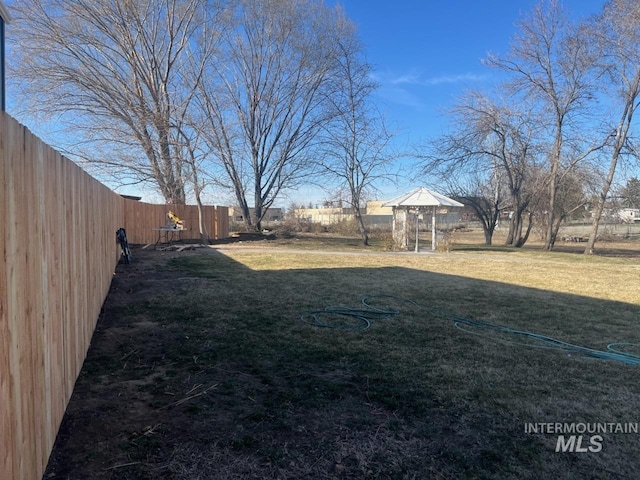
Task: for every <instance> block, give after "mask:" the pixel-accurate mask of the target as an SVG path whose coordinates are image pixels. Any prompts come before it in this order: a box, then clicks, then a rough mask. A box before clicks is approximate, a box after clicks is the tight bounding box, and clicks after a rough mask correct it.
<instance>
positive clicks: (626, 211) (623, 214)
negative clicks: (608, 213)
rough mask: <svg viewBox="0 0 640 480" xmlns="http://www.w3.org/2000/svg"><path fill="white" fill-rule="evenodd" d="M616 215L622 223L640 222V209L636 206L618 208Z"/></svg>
mask: <svg viewBox="0 0 640 480" xmlns="http://www.w3.org/2000/svg"><path fill="white" fill-rule="evenodd" d="M618 217H619V218H620V220H622V221H623V222H624V223H636V222H640V209H638V208H621V209H620V210H618Z"/></svg>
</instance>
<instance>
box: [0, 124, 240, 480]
mask: <svg viewBox="0 0 640 480" xmlns="http://www.w3.org/2000/svg"><path fill="white" fill-rule="evenodd" d="M0 186H1V187H2V188H1V190H0V215H1V217H0V255H1V257H0V478H2V479H18V478H19V479H39V478H42V475H43V473H44V470H45V468H46V465H47V461H48V458H49V455H50V453H51V450H52V448H53V444H54V442H55V438H56V435H57V432H58V429H59V427H60V423H61V421H62V417H63V415H64V412H65V409H66V406H67V404H68V402H69V399H70V398H71V394H72V392H73V387H74V385H75V381H76V379H77V377H78V374H79V373H80V369H81V368H82V363H83V361H84V359H85V356H86V353H87V350H88V348H89V343H90V341H91V336H92V334H93V331H94V328H95V325H96V322H97V319H98V316H99V314H100V309H101V308H102V304H103V303H104V300H105V298H106V296H107V293H108V291H109V286H110V284H111V279H112V278H113V273H114V270H115V266H116V264H117V262H118V259H119V256H120V252H119V246H118V244H117V243H116V238H115V233H116V230H117V229H118V228H119V227H125V228H126V229H127V236H128V239H129V243H132V244H134V243H153V242H155V238H156V237H155V233H157V232H153V230H152V229H153V228H154V227H158V226H160V225H164V224H165V223H166V217H165V215H166V211H165V210H166V209H167V206H165V205H149V204H145V203H141V202H136V201H133V200H128V199H125V198H123V197H121V196H120V195H118V194H116V193H115V192H113V191H111V190H110V189H109V188H108V187H106V186H105V185H103V184H102V183H100V182H98V181H97V180H95V179H94V178H93V177H91V176H90V175H89V174H87V173H86V172H85V171H84V170H82V169H81V168H80V167H78V166H77V165H76V164H75V163H73V162H72V161H70V160H68V159H67V158H65V157H64V156H62V155H61V154H60V153H58V152H56V151H55V150H54V149H52V148H51V147H49V146H48V145H46V144H45V143H43V142H42V141H41V140H40V139H38V138H37V137H36V136H34V135H33V134H32V133H31V132H30V131H29V130H28V129H27V128H26V127H24V126H23V125H20V124H19V123H18V122H17V121H16V120H14V119H13V118H12V117H10V116H9V115H8V114H6V113H4V112H0ZM172 209H173V210H174V211H175V212H176V213H177V214H178V215H179V216H182V217H184V218H185V219H186V220H188V221H190V222H193V221H194V220H193V219H195V220H196V223H191V224H189V223H188V224H187V226H188V227H189V230H187V231H186V232H183V236H184V238H186V239H189V238H196V239H199V238H200V234H199V231H198V224H197V218H198V217H197V213H195V214H194V211H195V212H197V209H196V207H194V206H184V205H173V206H172ZM204 213H205V218H206V223H207V224H208V226H207V228H208V234H209V237H210V238H224V237H227V236H228V214H227V208H226V207H217V208H216V207H205V212H204ZM218 215H219V216H220V217H221V218H220V217H218Z"/></svg>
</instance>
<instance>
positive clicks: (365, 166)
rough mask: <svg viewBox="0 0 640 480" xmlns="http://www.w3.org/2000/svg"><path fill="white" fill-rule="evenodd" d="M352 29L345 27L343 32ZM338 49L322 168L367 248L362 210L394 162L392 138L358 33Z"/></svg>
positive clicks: (340, 42)
mask: <svg viewBox="0 0 640 480" xmlns="http://www.w3.org/2000/svg"><path fill="white" fill-rule="evenodd" d="M343 22H344V20H343ZM352 29H353V27H352V26H351V24H349V23H345V27H344V31H345V33H346V32H349V31H350V30H352ZM335 48H336V50H337V52H338V62H337V65H336V70H335V73H334V76H333V87H332V88H331V89H330V92H329V93H330V97H329V99H328V100H329V104H330V108H331V109H332V110H333V113H332V115H331V117H333V121H331V122H328V123H326V124H325V125H324V129H323V130H324V132H323V135H322V138H323V141H322V147H321V149H320V153H321V160H320V165H321V166H322V168H323V170H324V171H325V172H326V173H327V174H328V175H329V182H331V184H332V185H333V182H335V181H337V182H338V184H337V188H338V189H344V190H345V192H346V202H347V203H348V204H349V206H350V207H352V208H353V212H354V215H355V218H356V222H357V224H358V230H359V231H360V235H361V236H362V242H363V243H364V245H369V234H368V231H367V227H366V225H365V223H364V216H363V212H362V208H363V206H364V204H365V201H366V198H365V197H366V195H367V193H368V191H370V190H371V189H372V188H373V187H374V184H375V183H376V182H378V181H380V180H384V179H386V178H388V167H389V166H390V164H391V162H392V161H393V156H392V155H391V154H390V152H389V151H388V145H389V141H390V139H391V134H390V133H389V132H388V131H387V129H386V127H385V125H384V121H383V118H382V116H381V115H380V113H379V112H378V111H377V109H375V108H374V107H373V105H372V103H371V94H372V93H373V92H374V90H375V88H376V87H377V85H376V84H375V83H374V82H373V81H372V80H371V66H370V65H369V64H368V63H367V62H366V61H364V60H363V59H362V46H361V44H360V42H359V41H358V39H357V38H356V36H355V32H353V33H351V32H349V33H348V34H345V35H343V36H340V37H338V38H337V39H336V46H335Z"/></svg>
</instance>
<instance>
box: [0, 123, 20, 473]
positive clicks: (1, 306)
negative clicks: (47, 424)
mask: <svg viewBox="0 0 640 480" xmlns="http://www.w3.org/2000/svg"><path fill="white" fill-rule="evenodd" d="M6 120H7V119H6V117H5V115H4V114H0V132H7V130H8V129H9V128H10V126H11V124H10V122H7V121H6ZM8 133H9V134H8V135H0V159H2V160H3V161H2V162H0V185H2V187H3V188H2V190H0V206H1V207H2V211H3V213H4V210H6V205H7V202H8V201H9V198H8V193H9V189H8V187H7V185H8V183H9V182H11V180H12V179H11V177H10V176H9V173H8V172H6V170H8V161H7V160H8V157H9V155H10V154H11V145H10V142H11V141H12V140H13V139H14V138H15V137H14V135H13V132H8ZM7 238H8V232H7V228H6V221H4V222H0V405H2V408H0V442H2V445H4V448H3V449H0V454H1V457H0V478H18V477H17V471H16V464H15V454H14V452H15V447H16V444H17V437H16V414H15V413H13V412H12V409H13V408H14V407H13V405H14V396H15V385H14V379H13V376H12V368H11V366H12V356H13V355H12V354H13V338H12V333H13V332H12V330H11V328H10V325H9V312H8V308H9V307H8V290H7V277H8V275H9V271H8V268H9V262H8V260H9V259H8V258H7V245H6V240H7Z"/></svg>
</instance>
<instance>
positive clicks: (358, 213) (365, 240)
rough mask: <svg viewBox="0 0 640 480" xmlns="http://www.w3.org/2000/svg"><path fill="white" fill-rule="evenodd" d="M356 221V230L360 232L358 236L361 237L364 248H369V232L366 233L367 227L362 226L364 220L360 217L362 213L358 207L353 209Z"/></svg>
mask: <svg viewBox="0 0 640 480" xmlns="http://www.w3.org/2000/svg"><path fill="white" fill-rule="evenodd" d="M353 211H354V213H355V216H356V221H357V222H358V230H359V231H360V235H361V236H362V243H363V244H364V245H366V246H369V232H368V231H367V227H366V226H365V224H364V218H363V216H362V212H361V211H360V207H355V208H354V209H353Z"/></svg>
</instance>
